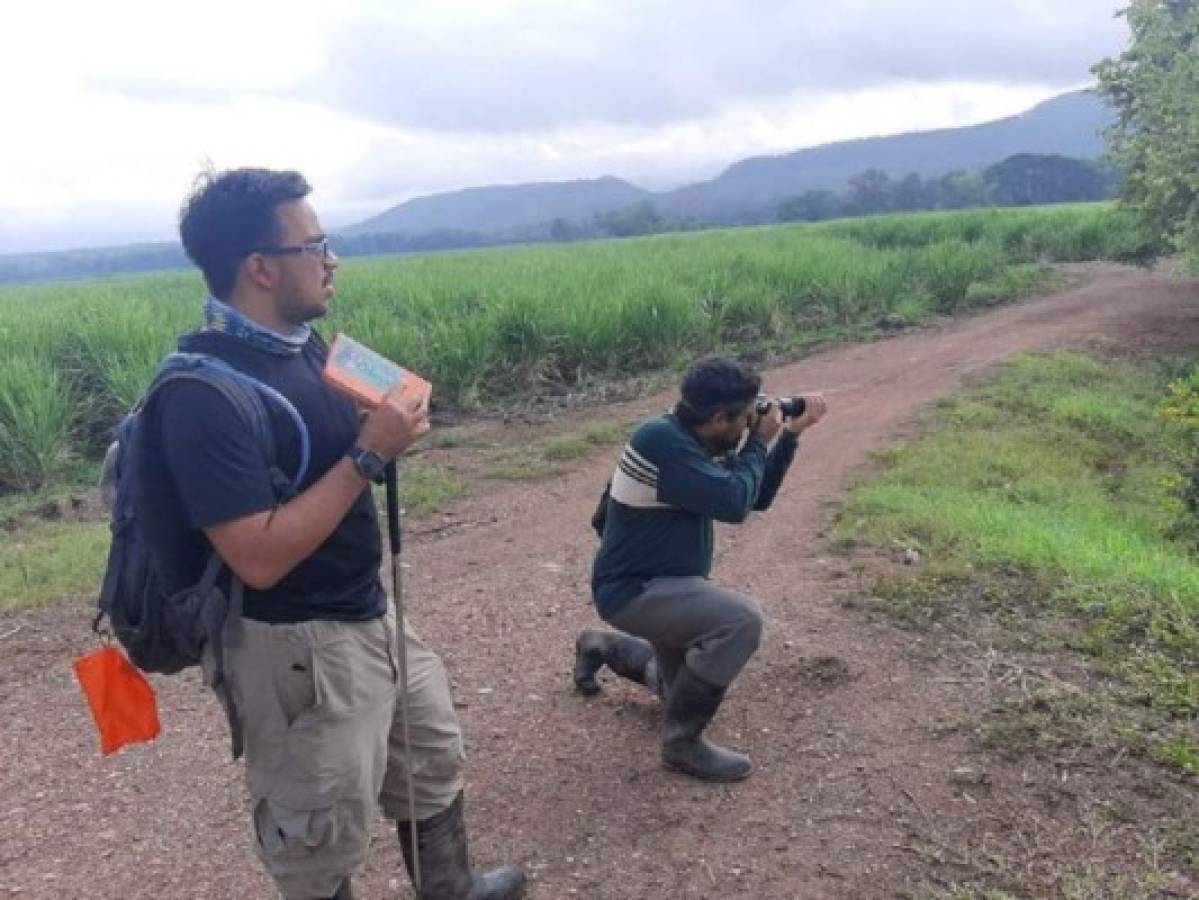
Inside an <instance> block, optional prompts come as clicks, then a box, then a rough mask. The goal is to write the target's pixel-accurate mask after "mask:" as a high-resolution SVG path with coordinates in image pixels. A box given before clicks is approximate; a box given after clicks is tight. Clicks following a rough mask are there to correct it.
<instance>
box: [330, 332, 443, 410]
mask: <svg viewBox="0 0 1199 900" xmlns="http://www.w3.org/2000/svg"><path fill="white" fill-rule="evenodd" d="M325 380H326V381H327V382H329V383H330V384H331V385H333V386H334V387H335V388H337V389H338V390H341V391H344V392H345V393H347V394H349V395H350V396H351V397H353V398H354V399H355V400H357V401H358V402H359V403H361V404H363V405H364V406H368V407H370V408H371V409H374V408H375V407H376V406H378V405H379V404H380V403H382V402H383V395H384V394H386V393H387V392H388V391H390V390H391V389H392V388H394V387H395V386H396V385H397V384H398V385H400V386H401V388H400V390H401V393H404V394H407V393H409V392H414V393H416V394H419V395H422V396H426V397H427V396H428V395H429V394H431V393H432V392H433V385H431V384H429V382H427V381H425V379H423V378H421V377H420V376H419V375H417V374H416V373H415V372H410V371H408V370H407V369H405V368H404V367H402V366H398V365H396V364H395V363H393V362H392V361H391V360H390V359H388V358H387V357H385V356H381V355H380V354H378V353H376V352H375V351H374V350H372V349H370V348H369V347H367V346H366V345H365V344H360V343H358V341H356V340H354V339H353V338H351V337H346V335H344V334H339V335H337V337H335V338H334V339H333V345H332V346H331V347H330V348H329V358H328V359H327V360H326V361H325Z"/></svg>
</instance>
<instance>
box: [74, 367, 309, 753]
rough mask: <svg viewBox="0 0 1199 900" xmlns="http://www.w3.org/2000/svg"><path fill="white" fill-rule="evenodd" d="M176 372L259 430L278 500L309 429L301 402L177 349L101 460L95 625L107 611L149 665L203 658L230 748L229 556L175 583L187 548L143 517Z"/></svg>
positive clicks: (233, 589)
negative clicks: (102, 530) (283, 464)
mask: <svg viewBox="0 0 1199 900" xmlns="http://www.w3.org/2000/svg"><path fill="white" fill-rule="evenodd" d="M180 380H190V381H198V382H201V383H203V384H207V385H210V386H211V387H212V388H214V389H215V390H217V391H219V392H220V394H221V396H223V397H224V398H225V399H226V400H227V401H228V402H229V403H231V404H232V405H233V407H234V409H235V410H236V411H237V414H238V416H239V417H240V418H241V419H242V421H243V422H244V423H245V425H246V427H247V428H249V429H251V430H252V432H253V433H254V436H255V440H256V442H257V443H258V445H259V446H260V447H261V448H262V451H263V454H264V458H265V459H266V460H267V463H268V465H269V467H270V469H271V478H272V482H273V485H274V488H275V494H276V497H277V498H278V500H279V502H284V501H286V500H288V499H290V498H291V497H293V496H295V494H296V492H297V489H298V487H299V485H300V483H301V482H302V481H303V478H304V475H305V473H306V471H307V467H308V458H309V441H308V430H307V428H306V427H305V425H304V421H303V419H302V418H301V417H300V414H299V413H298V412H297V411H296V409H295V407H294V406H293V405H292V404H291V403H290V402H289V401H288V400H287V399H286V398H285V397H284V396H283V395H282V394H280V393H279V392H278V391H276V390H274V389H273V388H271V387H269V386H268V385H265V384H263V383H262V382H260V381H257V380H255V379H253V378H251V377H250V376H248V375H245V374H243V373H241V372H239V371H237V370H236V369H234V368H233V367H232V366H230V365H229V364H228V363H226V362H224V361H223V360H220V359H217V358H216V357H214V356H209V355H207V354H202V353H185V352H176V353H172V354H170V355H169V356H168V357H167V358H166V359H165V360H164V361H163V363H162V365H161V367H160V368H159V370H158V373H157V375H155V377H154V380H153V382H151V385H150V387H149V389H148V390H147V391H146V394H145V396H144V397H142V399H141V400H140V401H139V402H138V403H137V405H136V406H134V408H133V410H132V411H131V412H130V413H129V414H128V415H127V416H126V417H125V418H124V419H123V420H122V422H121V424H120V425H119V426H118V427H117V432H116V440H115V441H114V442H113V444H112V446H111V447H109V449H108V453H107V455H106V456H105V459H104V470H103V475H102V476H101V493H102V494H103V495H104V497H105V500H106V501H107V502H110V504H111V518H110V528H111V531H112V540H111V543H110V545H109V549H108V562H107V565H106V567H105V572H104V580H103V582H102V585H101V588H100V598H99V611H98V613H97V615H96V619H95V621H94V622H93V624H92V627H93V630H95V631H96V632H97V633H101V634H103V633H105V630H104V629H103V628H102V627H101V624H100V623H101V621H102V620H103V619H104V618H105V617H106V616H107V618H108V621H109V623H110V624H111V630H112V633H113V634H115V635H116V638H117V640H118V641H120V643H121V645H122V646H123V647H124V648H125V651H126V653H128V655H129V658H130V660H131V661H132V662H133V664H134V665H136V666H137V667H138V668H139V669H141V670H143V671H145V672H159V673H164V674H171V673H174V672H178V671H180V670H182V669H184V668H187V667H189V666H195V665H200V664H204V666H205V676H206V681H207V682H208V683H209V685H210V686H211V687H213V688H214V689H216V690H217V694H218V696H220V697H221V700H222V702H223V703H224V704H225V706H226V712H227V713H230V723H231V725H232V726H233V728H234V756H237V755H240V737H239V735H238V734H237V731H238V729H237V727H236V723H235V722H234V717H233V716H232V710H231V698H229V697H228V696H227V692H226V691H223V690H222V689H223V688H224V667H223V659H224V652H223V651H224V636H225V624H226V621H227V620H228V619H229V618H230V617H231V616H236V617H237V618H240V615H241V599H242V591H243V587H242V583H241V581H240V580H239V579H238V578H237V577H236V576H234V575H232V574H231V575H230V589H229V591H228V596H226V593H225V591H224V590H222V588H221V587H220V586H219V584H218V581H219V578H220V575H221V572H222V570H223V569H224V568H225V564H224V562H223V561H222V560H221V558H220V557H219V556H218V555H217V554H216V552H215V551H214V552H213V553H212V554H210V556H209V558H208V560H207V562H206V564H205V566H204V569H203V572H202V573H200V575H199V578H198V580H196V581H195V582H194V583H193V584H190V585H188V586H187V587H185V588H183V589H182V590H177V589H174V588H172V587H169V585H171V583H172V582H173V581H176V579H173V578H171V577H168V576H167V574H166V573H167V572H178V571H179V569H180V568H181V565H182V564H181V562H180V560H181V557H182V556H184V555H185V554H186V553H187V552H188V548H181V547H177V546H171V543H172V541H171V540H170V539H169V538H168V537H167V536H166V534H165V531H164V530H163V529H155V528H154V527H153V523H151V522H148V521H147V518H146V516H145V515H144V509H143V504H144V502H145V501H144V500H143V497H144V496H145V494H146V492H148V491H152V490H157V489H161V484H156V483H153V481H154V480H153V478H152V477H151V473H152V472H153V471H154V463H155V461H154V460H152V459H151V458H150V456H151V454H152V453H153V452H155V450H157V449H158V448H157V446H156V441H155V435H154V433H153V432H154V430H155V429H156V428H157V423H158V410H159V406H160V402H159V401H160V399H161V398H162V397H163V395H164V394H165V391H164V389H165V388H166V387H167V386H168V385H170V384H172V383H175V382H178V381H180ZM267 402H269V403H272V404H276V405H278V406H279V407H281V408H282V409H284V410H285V411H286V412H287V413H288V415H289V416H290V417H291V418H292V420H293V422H294V423H295V425H296V427H297V428H298V429H299V434H300V465H299V467H298V470H297V471H296V473H295V475H294V476H292V477H290V478H289V477H288V476H287V475H285V474H284V473H283V472H282V470H281V469H280V467H279V465H278V461H277V458H276V446H275V436H274V431H273V429H272V427H271V420H270V415H269V413H268V411H267V407H266V403H267Z"/></svg>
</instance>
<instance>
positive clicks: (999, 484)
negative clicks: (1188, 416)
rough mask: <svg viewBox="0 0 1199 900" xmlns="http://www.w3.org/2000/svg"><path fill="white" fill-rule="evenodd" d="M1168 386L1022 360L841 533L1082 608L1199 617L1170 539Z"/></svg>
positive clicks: (1190, 561)
mask: <svg viewBox="0 0 1199 900" xmlns="http://www.w3.org/2000/svg"><path fill="white" fill-rule="evenodd" d="M1164 386H1165V381H1164V379H1163V378H1161V377H1159V373H1154V372H1145V371H1142V370H1138V369H1135V368H1133V367H1131V366H1124V365H1118V364H1115V363H1112V362H1108V361H1099V360H1095V359H1091V358H1089V357H1086V356H1080V355H1076V354H1061V355H1057V356H1053V357H1047V358H1028V359H1024V360H1022V361H1021V362H1019V363H1018V364H1016V365H1014V366H1012V367H1011V368H1010V369H1009V370H1008V371H1007V372H1006V373H1005V374H1004V376H1003V377H1002V378H1000V379H999V380H998V381H997V382H996V383H995V384H994V385H992V386H990V387H989V388H987V389H984V390H981V391H979V392H977V393H976V394H974V395H971V396H968V397H966V398H963V399H961V400H958V401H955V402H954V403H952V404H951V405H950V406H948V407H947V408H946V409H945V410H944V411H943V412H942V415H941V423H942V427H941V428H939V429H938V430H937V431H935V432H934V433H933V434H931V435H930V436H929V437H928V438H927V439H925V440H921V441H919V442H917V443H915V444H913V445H910V446H907V447H904V448H902V449H900V450H898V451H896V452H894V454H893V455H892V457H891V463H892V465H891V467H890V468H889V469H888V471H887V472H886V473H885V474H884V475H883V476H882V477H880V478H879V479H878V480H877V481H875V482H872V483H871V484H869V485H866V486H864V487H862V488H861V489H860V490H858V491H857V492H855V494H854V495H853V497H852V498H851V500H850V502H849V504H848V505H847V506H846V508H845V510H844V513H843V523H844V524H843V529H844V532H845V533H846V534H847V535H852V536H853V537H855V538H857V539H860V540H869V541H874V542H878V543H880V544H887V543H889V542H891V541H893V540H901V541H905V542H908V543H912V544H916V545H918V546H920V547H922V548H924V550H925V551H926V552H927V553H928V554H929V555H930V556H932V557H934V558H952V559H960V560H965V561H968V562H969V563H971V564H975V565H980V566H985V567H988V568H992V569H1003V568H1005V567H1014V568H1016V569H1020V570H1027V571H1030V572H1035V573H1038V574H1039V575H1043V576H1048V577H1051V578H1054V579H1059V580H1061V582H1062V583H1064V584H1069V585H1071V588H1070V590H1071V591H1073V592H1074V593H1075V594H1076V595H1077V596H1078V597H1080V598H1092V597H1094V596H1096V595H1102V596H1105V597H1108V598H1118V597H1120V596H1128V597H1139V596H1148V597H1152V598H1155V599H1156V600H1157V601H1158V602H1160V603H1164V604H1168V605H1171V606H1178V607H1180V608H1184V609H1186V610H1189V612H1190V614H1192V615H1199V560H1197V559H1196V558H1194V557H1193V556H1192V555H1191V554H1189V553H1188V552H1187V548H1186V547H1185V546H1183V545H1181V544H1179V543H1176V542H1174V541H1171V540H1170V539H1169V538H1168V536H1167V535H1168V531H1169V528H1170V524H1171V514H1170V509H1171V504H1170V503H1169V500H1168V490H1167V487H1166V485H1167V484H1168V475H1169V474H1170V472H1171V463H1170V455H1169V453H1168V452H1167V450H1168V448H1169V446H1170V445H1171V442H1172V441H1173V440H1174V439H1175V438H1174V436H1173V433H1172V432H1171V430H1170V429H1169V427H1168V426H1167V424H1166V423H1165V422H1164V421H1163V420H1162V419H1161V417H1159V416H1158V415H1157V414H1156V412H1155V407H1156V404H1157V402H1158V400H1159V398H1160V397H1161V395H1162V392H1163V390H1164Z"/></svg>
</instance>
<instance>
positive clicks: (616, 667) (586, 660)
mask: <svg viewBox="0 0 1199 900" xmlns="http://www.w3.org/2000/svg"><path fill="white" fill-rule="evenodd" d="M605 665H606V666H607V667H608V668H609V669H611V670H612V671H613V672H615V673H616V674H617V675H619V676H620V677H621V678H627V679H629V681H635V682H637V684H643V685H646V686H647V687H649V688H650V690H653V691H655V692H657V691H658V684H657V677H656V666H655V665H654V648H653V646H652V645H651V644H650V643H649V641H643V640H642V639H641V638H636V637H632V636H630V635H627V634H620V633H618V632H614V631H600V630H599V629H597V628H589V629H587V630H586V631H584V632H582V633H581V634H580V635H579V638H578V640H576V641H575V671H574V679H575V688H576V689H577V690H578V692H579V693H580V694H584V695H585V696H588V697H592V696H595V695H596V694H598V693H599V692H600V684H599V682H598V681H597V680H596V678H595V676H596V675H597V674H599V670H600V669H602V668H603V667H604V666H605Z"/></svg>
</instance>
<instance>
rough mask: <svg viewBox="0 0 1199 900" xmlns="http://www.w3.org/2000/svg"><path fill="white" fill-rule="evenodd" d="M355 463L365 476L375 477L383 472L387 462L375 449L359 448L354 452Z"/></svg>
mask: <svg viewBox="0 0 1199 900" xmlns="http://www.w3.org/2000/svg"><path fill="white" fill-rule="evenodd" d="M354 465H356V466H357V467H358V471H359V472H361V473H362V475H363V477H365V478H370V479H375V478H378V477H379V476H380V475H381V474H382V473H383V469H384V468H385V467H386V466H387V463H385V462H384V461H383V457H381V456H380V455H379V454H378V453H376V452H375V451H374V450H359V451H357V452H356V453H355V454H354Z"/></svg>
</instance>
